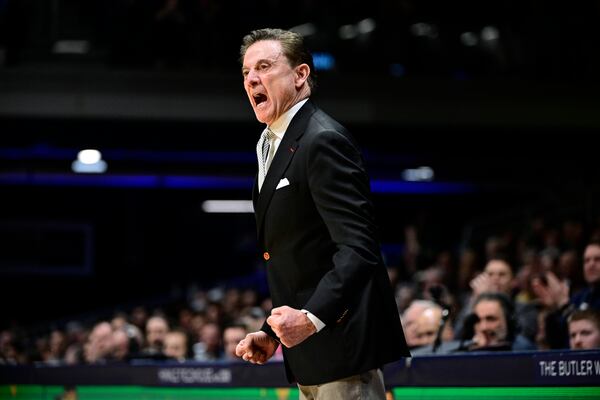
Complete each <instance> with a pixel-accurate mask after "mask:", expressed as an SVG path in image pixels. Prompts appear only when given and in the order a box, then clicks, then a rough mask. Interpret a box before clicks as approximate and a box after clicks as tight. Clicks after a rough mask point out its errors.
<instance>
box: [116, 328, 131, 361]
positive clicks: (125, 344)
mask: <svg viewBox="0 0 600 400" xmlns="http://www.w3.org/2000/svg"><path fill="white" fill-rule="evenodd" d="M129 344H130V339H129V336H128V335H127V332H125V330H123V329H116V330H114V331H113V334H112V360H114V361H127V360H128V359H129V355H130V348H129V347H130V346H129Z"/></svg>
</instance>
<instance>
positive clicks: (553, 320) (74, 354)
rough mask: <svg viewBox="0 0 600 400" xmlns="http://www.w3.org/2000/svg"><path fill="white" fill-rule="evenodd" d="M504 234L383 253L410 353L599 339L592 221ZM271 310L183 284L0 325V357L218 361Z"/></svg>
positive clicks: (587, 345)
mask: <svg viewBox="0 0 600 400" xmlns="http://www.w3.org/2000/svg"><path fill="white" fill-rule="evenodd" d="M499 232H500V231H499ZM502 232H503V233H502V235H500V234H499V233H496V234H490V235H488V236H486V237H485V238H484V246H483V248H482V249H481V251H478V249H477V248H476V247H477V246H469V245H468V243H463V247H461V249H460V250H458V251H456V254H454V253H453V252H452V251H448V250H444V251H442V250H440V251H437V252H435V253H433V254H432V256H431V257H424V256H423V253H425V252H427V251H428V250H427V248H428V243H425V242H423V241H422V240H421V239H420V232H419V229H417V228H416V227H415V226H407V227H406V229H405V230H404V233H405V235H404V239H403V241H402V244H401V251H400V252H399V254H397V255H399V256H400V257H395V258H394V257H393V256H391V255H390V253H389V252H388V253H385V252H384V256H385V257H386V259H387V260H388V261H387V264H388V271H389V276H390V280H391V281H392V284H393V285H394V287H395V289H396V299H397V304H398V312H399V313H400V315H401V319H402V323H403V326H404V329H405V333H406V337H407V342H408V344H409V345H410V346H411V348H412V350H413V354H414V355H419V354H431V353H436V354H447V353H453V352H471V351H535V350H547V349H567V348H571V349H575V350H580V349H593V348H600V314H599V313H600V290H599V288H600V228H599V227H598V226H591V227H590V226H585V225H584V223H582V222H579V221H577V220H575V219H565V220H564V221H561V222H560V223H558V224H552V225H550V224H548V223H547V221H545V220H544V219H543V218H537V219H534V220H532V221H531V222H530V223H526V224H524V225H523V226H522V227H521V229H520V230H514V229H513V230H510V232H508V231H506V230H502ZM384 249H385V247H384ZM455 260H456V261H455ZM270 308H271V303H270V299H269V298H268V297H265V296H263V295H260V294H259V292H258V291H256V290H254V289H253V288H249V287H246V288H241V287H236V286H234V285H220V286H216V287H212V288H207V289H199V288H198V287H197V286H193V285H192V286H190V288H189V290H188V291H187V294H186V296H185V299H184V300H183V301H178V302H174V303H173V304H164V305H161V307H150V306H148V305H144V304H140V305H139V306H136V307H134V308H132V309H130V310H124V311H123V310H120V311H115V312H114V314H113V315H111V316H109V317H106V318H104V317H100V316H97V317H96V318H92V319H91V320H87V321H79V320H71V321H69V322H66V323H64V324H58V323H57V324H55V326H51V327H50V328H48V330H46V331H44V332H39V331H36V332H31V331H28V330H27V329H26V328H22V327H17V326H14V327H10V328H7V329H4V330H2V331H1V332H0V363H3V364H26V363H45V364H58V365H62V364H66V365H73V364H80V363H90V364H97V363H109V362H145V361H148V360H152V361H156V360H164V361H166V362H185V361H187V360H195V361H209V362H227V361H231V360H234V359H236V357H235V346H236V344H237V343H238V342H239V340H241V339H242V338H243V337H244V336H245V335H246V333H247V332H251V331H255V330H257V329H259V328H260V326H261V325H262V323H263V321H264V319H265V317H266V316H267V315H268V314H269V312H270ZM279 352H280V349H279ZM275 359H276V360H277V359H281V354H280V353H278V355H277V356H276V357H275Z"/></svg>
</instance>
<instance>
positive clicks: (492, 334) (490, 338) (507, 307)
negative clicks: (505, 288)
mask: <svg viewBox="0 0 600 400" xmlns="http://www.w3.org/2000/svg"><path fill="white" fill-rule="evenodd" d="M468 320H469V321H472V327H471V326H466V329H465V335H468V334H469V333H470V331H471V330H472V332H473V336H472V338H471V341H472V343H471V345H470V346H469V350H535V345H534V344H533V343H532V342H531V341H529V340H528V339H527V338H525V337H524V336H522V335H520V334H519V333H518V325H517V321H516V318H515V314H514V305H513V303H512V301H511V300H510V298H509V297H508V296H506V295H505V294H502V293H483V294H481V295H479V297H477V299H476V300H475V304H474V305H473V314H472V316H471V317H470V318H468Z"/></svg>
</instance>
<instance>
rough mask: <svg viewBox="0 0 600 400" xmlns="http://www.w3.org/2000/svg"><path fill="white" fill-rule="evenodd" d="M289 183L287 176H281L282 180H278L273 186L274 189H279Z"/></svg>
mask: <svg viewBox="0 0 600 400" xmlns="http://www.w3.org/2000/svg"><path fill="white" fill-rule="evenodd" d="M289 184H290V181H288V180H287V178H283V179H282V180H280V181H279V183H278V184H277V187H276V188H275V190H277V189H280V188H282V187H286V186H288V185H289Z"/></svg>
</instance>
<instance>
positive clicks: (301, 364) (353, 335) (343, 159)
mask: <svg viewBox="0 0 600 400" xmlns="http://www.w3.org/2000/svg"><path fill="white" fill-rule="evenodd" d="M283 178H286V179H287V180H288V181H289V183H290V184H289V185H288V186H285V187H282V188H280V189H277V190H276V186H277V185H278V184H279V182H280V180H281V179H283ZM253 200H254V209H255V214H256V220H257V229H258V237H259V246H261V247H262V249H261V250H262V251H263V252H265V255H266V253H268V257H265V258H268V260H266V266H267V276H268V281H269V288H270V291H271V297H272V301H273V306H274V307H279V306H282V305H287V306H290V307H293V308H297V309H302V308H304V309H307V310H308V311H310V312H311V313H313V314H315V315H316V316H317V317H318V318H319V319H321V321H323V322H324V323H325V324H326V325H327V326H326V327H325V328H324V329H323V330H321V331H320V332H318V333H315V334H314V335H312V336H310V337H309V338H308V339H307V340H305V341H304V342H302V343H301V344H299V345H298V346H295V347H293V348H291V349H288V348H286V347H285V346H284V348H283V354H284V360H285V365H286V372H287V376H288V379H289V380H290V381H293V380H296V381H297V382H298V383H300V384H303V385H316V384H322V383H325V382H331V381H333V380H337V379H340V378H344V377H347V376H351V375H355V374H358V373H360V372H364V371H367V370H370V369H373V368H379V367H381V366H382V365H383V364H385V363H387V362H391V361H394V360H397V359H398V358H400V357H402V356H410V353H409V352H408V348H407V346H406V341H405V339H404V334H403V331H402V327H401V325H400V319H399V316H398V310H397V308H396V304H395V301H394V296H393V292H392V288H391V285H390V282H389V279H388V276H387V272H386V269H385V267H384V264H383V261H382V257H381V252H380V249H379V244H378V242H377V239H376V237H377V234H376V227H375V224H374V220H373V219H374V218H373V206H372V203H371V200H370V188H369V180H368V177H367V174H366V172H365V169H364V165H363V159H362V156H361V154H360V151H359V149H358V147H357V146H356V143H355V142H354V139H353V138H352V137H351V136H350V134H349V133H348V132H347V131H346V129H345V128H344V127H343V126H341V125H340V124H338V123H337V122H336V121H335V120H333V119H332V118H331V117H329V116H328V115H327V114H325V113H324V112H323V111H321V110H320V109H318V108H317V107H315V106H314V105H313V103H312V102H311V101H310V100H309V101H307V102H306V104H304V105H303V106H302V108H301V109H300V110H299V111H298V113H297V114H296V115H295V116H294V118H293V120H292V121H291V123H290V125H289V127H288V129H287V131H286V133H285V135H284V137H283V140H282V141H281V143H280V145H279V147H278V149H277V152H276V154H275V156H274V158H273V161H272V163H271V166H270V168H269V171H268V173H267V176H266V179H265V181H264V184H263V186H262V189H261V191H260V194H259V193H258V190H257V187H256V185H255V189H254V196H253ZM262 329H263V330H264V331H265V332H267V333H268V334H269V335H271V336H273V337H276V336H275V334H274V333H273V331H272V330H271V329H270V327H269V326H268V325H267V324H266V323H265V324H264V325H263V328H262Z"/></svg>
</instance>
